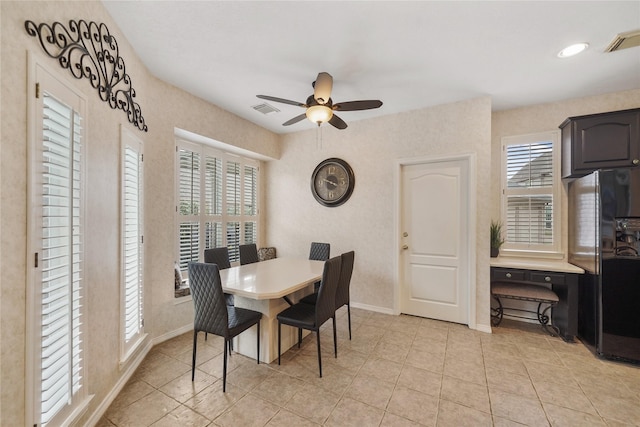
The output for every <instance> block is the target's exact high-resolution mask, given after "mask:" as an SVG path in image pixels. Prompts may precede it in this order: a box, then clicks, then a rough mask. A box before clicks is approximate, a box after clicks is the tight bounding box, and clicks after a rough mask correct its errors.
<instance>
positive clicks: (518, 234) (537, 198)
mask: <svg viewBox="0 0 640 427" xmlns="http://www.w3.org/2000/svg"><path fill="white" fill-rule="evenodd" d="M553 170H554V169H553V142H551V141H539V142H536V143H532V144H511V145H507V146H506V173H507V175H506V188H505V190H504V191H505V198H506V206H505V208H506V217H505V218H504V220H505V225H506V242H507V243H513V244H520V245H524V246H528V247H535V246H539V245H553V243H554V240H553V239H554V230H553V223H554V221H553V216H554V212H553V208H554V204H553V193H554V182H553V179H554V176H553Z"/></svg>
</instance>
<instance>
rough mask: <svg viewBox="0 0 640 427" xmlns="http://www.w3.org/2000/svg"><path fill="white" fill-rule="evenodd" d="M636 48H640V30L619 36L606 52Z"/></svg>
mask: <svg viewBox="0 0 640 427" xmlns="http://www.w3.org/2000/svg"><path fill="white" fill-rule="evenodd" d="M635 46H640V30H635V31H627V32H626V33H620V34H618V35H617V36H616V37H615V38H614V39H613V41H612V42H611V43H610V44H609V46H608V47H607V48H606V49H605V52H615V51H616V50H620V49H627V48H630V47H635Z"/></svg>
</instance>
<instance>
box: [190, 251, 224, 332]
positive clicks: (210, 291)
mask: <svg viewBox="0 0 640 427" xmlns="http://www.w3.org/2000/svg"><path fill="white" fill-rule="evenodd" d="M189 287H190V288H191V296H192V298H193V305H194V312H193V313H194V315H193V317H194V318H193V329H194V331H196V332H198V331H204V332H209V333H211V334H215V335H219V336H222V337H226V336H227V335H228V332H229V314H228V312H227V302H226V300H225V298H224V293H223V292H222V282H221V281H220V270H219V269H218V266H217V265H216V264H205V263H199V262H190V263H189Z"/></svg>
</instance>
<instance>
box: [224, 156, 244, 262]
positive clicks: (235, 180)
mask: <svg viewBox="0 0 640 427" xmlns="http://www.w3.org/2000/svg"><path fill="white" fill-rule="evenodd" d="M240 170H241V169H240V163H238V162H231V161H227V169H226V186H225V189H226V201H227V216H228V218H230V219H231V221H229V222H227V227H226V228H227V248H228V249H229V261H231V262H233V261H238V260H239V259H240V244H241V242H240V215H241V214H242V210H241V207H240V206H241V203H242V201H241V199H240V189H241V180H240ZM234 219H235V220H234Z"/></svg>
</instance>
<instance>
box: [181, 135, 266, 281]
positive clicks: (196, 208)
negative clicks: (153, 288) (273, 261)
mask: <svg viewBox="0 0 640 427" xmlns="http://www.w3.org/2000/svg"><path fill="white" fill-rule="evenodd" d="M176 156H177V159H176V164H177V181H178V182H177V183H176V188H177V190H178V194H177V196H176V198H177V208H176V211H177V229H178V230H177V234H178V239H177V240H178V241H177V259H178V264H179V266H180V270H182V271H183V272H184V271H186V270H187V265H188V263H189V262H190V261H198V260H201V259H202V258H203V254H204V250H205V249H207V248H214V247H221V246H227V247H228V248H229V260H230V261H231V262H234V261H238V260H239V259H240V254H239V246H240V245H241V244H246V243H257V238H258V222H259V220H258V214H259V210H258V205H257V202H258V172H259V162H258V161H256V160H253V159H247V158H243V157H239V156H236V155H232V154H229V153H224V152H222V151H219V150H217V149H214V148H212V147H209V146H206V145H200V144H195V143H192V142H188V141H183V140H178V141H177V147H176Z"/></svg>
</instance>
